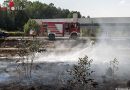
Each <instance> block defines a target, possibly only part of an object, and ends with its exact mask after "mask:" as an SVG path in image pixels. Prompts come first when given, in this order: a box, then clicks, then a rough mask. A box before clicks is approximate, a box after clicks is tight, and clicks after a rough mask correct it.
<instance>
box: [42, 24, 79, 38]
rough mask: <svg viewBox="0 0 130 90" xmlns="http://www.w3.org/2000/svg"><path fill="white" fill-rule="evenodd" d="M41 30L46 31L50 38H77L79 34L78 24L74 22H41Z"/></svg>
mask: <svg viewBox="0 0 130 90" xmlns="http://www.w3.org/2000/svg"><path fill="white" fill-rule="evenodd" d="M42 26H43V27H42V30H43V31H42V32H44V33H47V35H48V37H49V39H50V40H55V37H69V38H72V39H76V38H78V36H79V35H80V25H79V23H77V22H76V23H74V22H43V23H42Z"/></svg>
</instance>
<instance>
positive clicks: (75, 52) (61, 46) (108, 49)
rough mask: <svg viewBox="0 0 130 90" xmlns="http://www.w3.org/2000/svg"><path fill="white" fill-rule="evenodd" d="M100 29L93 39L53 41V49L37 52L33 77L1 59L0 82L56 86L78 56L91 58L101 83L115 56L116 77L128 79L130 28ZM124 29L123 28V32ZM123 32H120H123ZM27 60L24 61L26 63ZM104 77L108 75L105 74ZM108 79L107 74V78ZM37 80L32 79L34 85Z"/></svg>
mask: <svg viewBox="0 0 130 90" xmlns="http://www.w3.org/2000/svg"><path fill="white" fill-rule="evenodd" d="M100 28H101V29H102V31H101V32H100V33H99V34H98V35H100V36H98V35H97V37H96V38H95V39H91V38H85V39H78V40H56V41H54V43H53V48H47V49H46V51H45V52H42V53H36V54H35V55H36V57H35V59H34V63H33V68H32V69H33V70H32V78H31V80H30V81H28V79H26V78H25V77H24V76H25V71H24V68H23V66H19V71H18V70H17V69H16V68H17V66H18V65H17V64H16V63H15V62H11V63H9V62H2V65H1V69H0V73H1V75H0V82H1V83H2V82H9V80H10V81H12V80H16V81H17V80H18V81H19V79H20V80H21V84H22V85H23V83H24V85H25V84H31V83H30V82H32V81H37V82H38V83H40V84H41V83H42V85H55V84H58V85H59V83H62V84H60V85H63V84H65V83H66V80H67V79H68V78H69V75H68V73H67V72H66V71H67V70H68V69H70V68H71V67H72V66H73V64H77V62H78V60H79V58H82V57H84V56H88V58H89V59H93V62H92V70H93V71H95V72H94V74H93V77H94V79H96V80H97V81H100V82H102V76H106V74H107V72H108V69H109V67H111V65H110V61H112V60H114V59H117V60H118V62H119V64H118V65H117V67H118V70H117V71H116V72H115V73H114V74H115V75H116V78H118V79H121V80H122V82H123V81H127V80H129V79H130V70H129V68H130V66H129V65H130V61H129V59H130V56H129V54H130V38H129V37H128V36H129V33H130V31H128V30H126V28H127V27H121V28H119V27H118V26H117V25H115V26H113V28H112V27H111V28H110V27H106V26H104V25H100ZM124 30H125V31H124ZM122 33H123V34H122ZM27 64H28V63H25V64H24V65H25V66H26V65H27ZM106 77H107V76H106ZM108 78H109V77H108ZM37 82H33V84H36V83H37Z"/></svg>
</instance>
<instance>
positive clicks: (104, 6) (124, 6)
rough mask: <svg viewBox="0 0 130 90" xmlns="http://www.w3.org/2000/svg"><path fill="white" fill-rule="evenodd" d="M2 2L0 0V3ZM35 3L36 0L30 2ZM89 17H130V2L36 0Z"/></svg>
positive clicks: (124, 0)
mask: <svg viewBox="0 0 130 90" xmlns="http://www.w3.org/2000/svg"><path fill="white" fill-rule="evenodd" d="M3 1H4V0H0V3H1V2H3ZM30 1H36V0H30ZM38 1H41V2H43V3H47V4H49V3H54V5H55V6H56V7H61V8H65V9H70V10H76V11H80V12H81V14H82V15H84V16H88V15H90V16H91V17H130V10H129V9H130V0H38Z"/></svg>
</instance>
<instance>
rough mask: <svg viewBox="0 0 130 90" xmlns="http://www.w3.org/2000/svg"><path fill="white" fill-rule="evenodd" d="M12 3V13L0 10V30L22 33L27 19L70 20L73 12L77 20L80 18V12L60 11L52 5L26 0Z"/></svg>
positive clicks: (17, 0) (16, 0) (15, 0)
mask: <svg viewBox="0 0 130 90" xmlns="http://www.w3.org/2000/svg"><path fill="white" fill-rule="evenodd" d="M8 1H9V0H7V2H8ZM14 2H15V10H14V11H10V10H7V11H3V10H0V28H1V29H3V30H7V31H23V26H24V25H25V23H26V22H27V21H28V20H29V19H48V18H50V19H53V18H72V16H73V13H74V12H77V13H78V17H79V18H80V17H81V14H80V12H78V11H70V10H69V9H61V8H60V7H56V6H55V5H54V4H53V3H50V4H46V3H42V2H39V1H35V2H31V1H27V0H14ZM4 4H5V3H4ZM5 5H7V4H5Z"/></svg>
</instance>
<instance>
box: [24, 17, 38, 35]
mask: <svg viewBox="0 0 130 90" xmlns="http://www.w3.org/2000/svg"><path fill="white" fill-rule="evenodd" d="M31 29H32V30H35V32H38V30H39V25H38V23H37V22H36V21H35V20H32V19H29V20H28V22H27V23H26V24H25V25H24V32H25V33H26V34H29V31H30V30H31Z"/></svg>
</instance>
